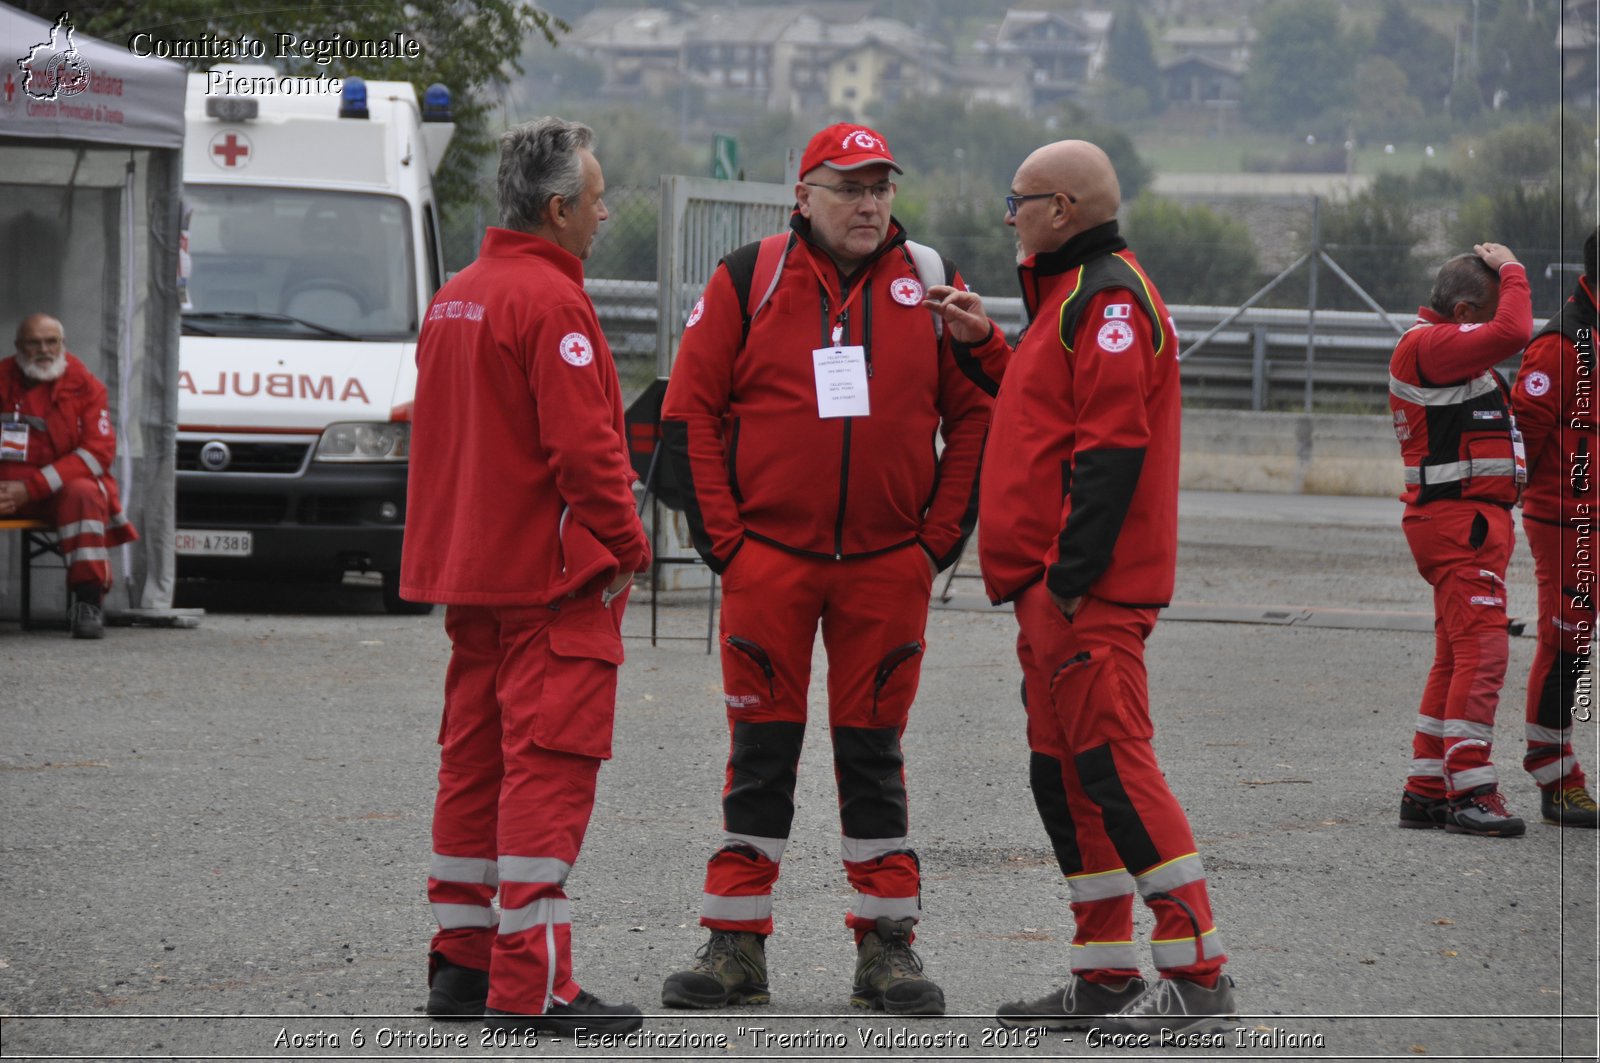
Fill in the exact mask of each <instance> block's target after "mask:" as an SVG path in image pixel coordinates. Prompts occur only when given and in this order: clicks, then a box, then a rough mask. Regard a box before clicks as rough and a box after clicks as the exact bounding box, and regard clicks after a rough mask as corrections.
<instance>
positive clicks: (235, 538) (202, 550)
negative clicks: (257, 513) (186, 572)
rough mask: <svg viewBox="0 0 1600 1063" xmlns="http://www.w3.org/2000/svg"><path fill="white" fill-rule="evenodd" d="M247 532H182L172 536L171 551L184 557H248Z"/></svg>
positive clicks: (248, 539)
mask: <svg viewBox="0 0 1600 1063" xmlns="http://www.w3.org/2000/svg"><path fill="white" fill-rule="evenodd" d="M250 545H251V544H250V533H249V532H247V531H184V530H182V529H179V530H178V532H177V533H176V534H175V535H174V536H173V549H174V550H175V551H176V552H177V553H179V554H182V555H184V556H185V557H249V556H250Z"/></svg>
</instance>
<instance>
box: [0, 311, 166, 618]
mask: <svg viewBox="0 0 1600 1063" xmlns="http://www.w3.org/2000/svg"><path fill="white" fill-rule="evenodd" d="M16 344H17V347H16V354H15V355H14V356H13V357H11V358H7V359H6V360H5V361H0V517H14V518H36V519H39V520H44V521H47V522H49V523H50V524H52V525H53V526H54V527H55V529H56V534H57V535H58V536H59V537H60V542H61V550H62V553H63V555H64V556H65V557H66V559H67V584H68V586H70V587H71V588H72V607H71V621H72V637H73V638H75V639H98V638H102V637H103V636H104V634H105V626H104V623H103V619H102V616H101V612H100V606H101V599H102V597H103V595H104V594H105V592H106V591H107V590H109V589H110V587H111V569H110V566H109V564H108V560H109V559H108V555H107V553H106V551H107V548H108V547H112V546H117V545H119V544H121V543H125V542H129V541H131V540H133V539H137V538H138V536H137V535H136V534H134V530H133V525H132V524H130V523H128V519H127V518H126V517H125V516H123V514H122V506H121V505H120V504H119V503H118V501H117V483H116V481H115V480H113V479H112V478H111V465H112V462H113V460H114V459H115V458H116V455H117V433H116V430H115V429H114V428H113V427H112V424H111V404H110V401H109V400H108V398H107V396H106V386H105V385H104V384H102V383H101V382H100V381H99V379H98V378H97V377H96V376H95V375H94V374H93V373H91V372H90V371H89V369H88V367H87V366H85V365H84V364H83V363H82V362H80V361H79V360H78V359H77V358H76V357H74V356H73V355H72V354H70V353H68V351H67V347H66V338H65V334H64V333H63V332H62V329H61V322H60V321H57V320H56V319H55V318H53V317H51V316H50V315H49V314H29V315H28V316H27V317H25V318H23V319H22V322H21V324H19V325H18V326H17V339H16ZM23 563H24V564H26V563H27V562H26V561H24V562H23Z"/></svg>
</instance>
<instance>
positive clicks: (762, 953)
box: [661, 930, 772, 1008]
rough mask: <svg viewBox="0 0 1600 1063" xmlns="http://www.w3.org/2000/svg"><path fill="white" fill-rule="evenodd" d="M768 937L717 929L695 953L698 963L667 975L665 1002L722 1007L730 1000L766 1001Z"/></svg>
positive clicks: (663, 989) (768, 997)
mask: <svg viewBox="0 0 1600 1063" xmlns="http://www.w3.org/2000/svg"><path fill="white" fill-rule="evenodd" d="M771 1000H772V994H771V992H769V991H768V989H767V949H766V940H765V939H764V938H762V937H761V936H760V935H759V934H749V933H744V932H736V931H732V930H713V931H712V932H711V940H710V941H707V942H706V943H705V944H704V945H702V946H700V951H699V952H696V953H695V954H694V966H693V967H690V968H689V969H688V970H687V971H678V972H677V973H676V974H669V975H667V980H666V981H665V982H663V983H662V985H661V1003H663V1004H665V1005H666V1006H667V1007H669V1008H720V1007H723V1006H725V1005H728V1004H766V1003H768V1002H770V1001H771Z"/></svg>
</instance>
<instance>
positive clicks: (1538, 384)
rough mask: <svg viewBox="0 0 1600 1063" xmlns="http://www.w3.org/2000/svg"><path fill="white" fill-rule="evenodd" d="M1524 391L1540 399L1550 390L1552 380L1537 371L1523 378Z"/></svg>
mask: <svg viewBox="0 0 1600 1063" xmlns="http://www.w3.org/2000/svg"><path fill="white" fill-rule="evenodd" d="M1522 390H1524V391H1526V392H1527V393H1528V394H1529V395H1532V396H1533V397H1534V398H1538V397H1539V396H1540V395H1543V394H1544V393H1545V392H1547V391H1549V390H1550V378H1549V376H1547V375H1545V374H1544V373H1541V372H1539V371H1537V370H1535V371H1534V372H1532V373H1529V374H1528V375H1527V376H1526V377H1525V378H1523V381H1522Z"/></svg>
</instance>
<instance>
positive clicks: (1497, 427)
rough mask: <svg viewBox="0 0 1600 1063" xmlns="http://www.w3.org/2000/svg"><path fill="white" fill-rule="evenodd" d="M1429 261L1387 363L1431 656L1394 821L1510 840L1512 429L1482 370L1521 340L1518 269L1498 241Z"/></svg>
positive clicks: (1526, 306)
mask: <svg viewBox="0 0 1600 1063" xmlns="http://www.w3.org/2000/svg"><path fill="white" fill-rule="evenodd" d="M1472 251H1473V253H1472V254H1470V255H1467V254H1463V255H1457V256H1456V257H1455V258H1452V259H1450V260H1449V261H1448V262H1446V263H1445V264H1444V265H1443V266H1441V267H1440V268H1439V274H1438V277H1437V278H1436V279H1435V280H1434V285H1433V293H1432V295H1431V296H1430V298H1429V305H1428V306H1424V307H1421V308H1420V309H1418V311H1417V320H1416V323H1415V324H1414V325H1412V326H1411V328H1409V329H1407V330H1406V333H1405V335H1403V336H1401V337H1400V342H1399V343H1398V344H1397V345H1396V346H1395V350H1394V355H1393V357H1392V358H1390V360H1389V408H1390V409H1391V410H1392V411H1393V412H1394V431H1395V436H1396V437H1397V438H1398V439H1399V440H1400V454H1401V457H1402V458H1403V459H1404V461H1405V484H1406V486H1405V491H1404V492H1403V493H1402V494H1401V496H1400V499H1401V501H1403V502H1404V503H1405V504H1406V510H1405V517H1404V518H1403V521H1402V527H1403V528H1404V530H1405V535H1406V542H1407V543H1408V544H1410V546H1411V554H1412V556H1413V557H1414V558H1416V562H1417V571H1418V572H1420V573H1421V574H1422V578H1423V579H1425V580H1427V581H1428V584H1429V586H1431V587H1432V588H1433V612H1434V658H1433V668H1432V670H1431V671H1430V672H1429V673H1428V682H1427V685H1426V686H1425V687H1424V688H1423V691H1422V705H1421V708H1420V709H1419V710H1418V715H1417V731H1416V736H1415V738H1414V739H1413V740H1412V745H1411V750H1412V752H1411V758H1412V759H1411V773H1410V776H1409V777H1408V778H1407V779H1406V786H1405V791H1404V793H1403V794H1402V795H1401V798H1400V826H1402V827H1409V828H1413V829H1428V828H1438V827H1442V828H1444V829H1445V830H1447V831H1451V832H1454V833H1457V834H1478V835H1487V836H1491V837H1502V838H1509V837H1515V836H1516V835H1519V834H1521V833H1522V832H1523V830H1524V829H1525V828H1524V825H1523V822H1522V820H1520V819H1518V818H1517V817H1516V816H1513V815H1512V814H1511V813H1510V812H1508V811H1507V810H1506V804H1505V799H1504V798H1503V797H1502V796H1501V795H1500V789H1499V780H1498V779H1497V777H1496V775H1495V770H1494V765H1493V764H1492V763H1491V762H1490V749H1491V744H1492V742H1493V740H1494V711H1495V706H1496V704H1497V703H1498V701H1499V698H1500V685H1501V683H1502V682H1503V681H1504V679H1505V674H1506V656H1507V652H1508V649H1509V643H1508V639H1507V634H1506V584H1505V573H1506V564H1507V563H1508V562H1509V561H1510V559H1511V548H1512V546H1513V544H1514V537H1515V533H1514V532H1513V530H1512V525H1511V507H1512V506H1513V505H1515V504H1516V502H1517V495H1518V492H1519V490H1520V488H1521V485H1522V482H1523V480H1524V478H1525V475H1526V474H1525V471H1524V466H1523V451H1522V439H1521V436H1520V435H1519V434H1518V432H1517V426H1516V422H1515V421H1514V420H1513V418H1512V416H1511V408H1510V404H1509V402H1508V389H1507V388H1506V383H1505V381H1504V380H1503V379H1501V377H1500V375H1499V374H1498V373H1497V372H1495V369H1494V366H1495V365H1496V364H1497V363H1499V362H1501V361H1503V360H1504V359H1506V358H1510V357H1511V356H1512V355H1514V354H1516V353H1517V351H1518V350H1520V349H1521V347H1522V345H1523V344H1525V343H1526V342H1528V333H1529V332H1530V331H1532V328H1533V311H1532V308H1531V306H1530V303H1529V295H1528V278H1527V275H1526V274H1525V272H1524V271H1523V268H1522V264H1521V263H1519V262H1518V261H1517V259H1516V256H1515V255H1513V254H1512V253H1511V251H1510V249H1508V248H1507V247H1505V246H1504V245H1502V244H1478V245H1476V246H1475V247H1474V248H1473V249H1472Z"/></svg>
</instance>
